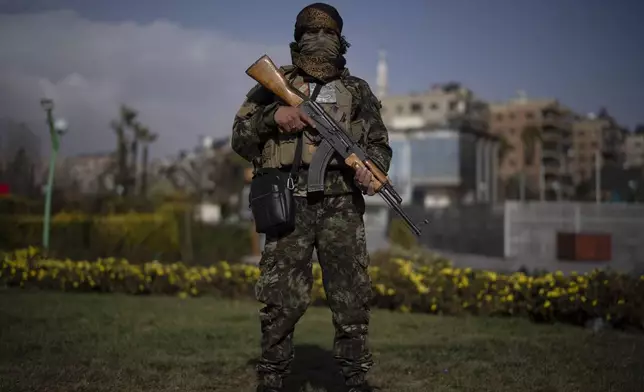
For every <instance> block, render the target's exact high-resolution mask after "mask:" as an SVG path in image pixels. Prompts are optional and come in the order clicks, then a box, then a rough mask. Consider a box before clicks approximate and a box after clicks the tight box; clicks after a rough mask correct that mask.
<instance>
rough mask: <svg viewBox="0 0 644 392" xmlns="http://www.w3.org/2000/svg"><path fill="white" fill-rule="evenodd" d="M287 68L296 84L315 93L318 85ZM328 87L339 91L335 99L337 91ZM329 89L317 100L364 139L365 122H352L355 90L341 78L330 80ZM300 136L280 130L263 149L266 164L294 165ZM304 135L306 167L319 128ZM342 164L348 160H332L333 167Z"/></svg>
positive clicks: (356, 137) (350, 131)
mask: <svg viewBox="0 0 644 392" xmlns="http://www.w3.org/2000/svg"><path fill="white" fill-rule="evenodd" d="M283 70H284V71H286V72H285V76H286V78H287V79H288V80H290V82H291V84H292V85H293V87H295V88H296V89H298V90H300V91H301V92H302V93H304V94H306V95H308V96H311V94H312V93H313V91H312V89H313V88H314V85H309V84H308V83H305V82H304V80H303V78H302V77H301V76H300V75H297V76H296V77H295V78H292V76H291V72H289V71H292V69H291V68H290V67H289V68H283ZM326 88H332V91H333V92H334V93H335V99H333V95H334V94H333V93H324V90H325V89H326ZM325 89H323V90H322V91H320V94H319V95H318V98H317V100H316V101H317V102H318V103H319V104H320V106H322V108H323V109H324V110H325V111H326V112H327V113H328V114H329V115H330V116H331V117H333V118H334V119H335V120H336V121H337V122H338V124H340V126H342V128H343V129H344V130H345V131H346V132H347V134H348V135H349V137H351V139H352V140H353V141H358V140H360V138H361V137H362V135H363V133H364V127H363V124H362V121H356V122H354V123H351V105H352V101H353V99H354V97H353V96H352V95H351V92H349V90H347V88H346V87H345V86H344V84H343V83H342V81H341V80H340V79H336V80H334V81H333V82H330V83H328V84H327V85H326V86H325ZM334 107H337V111H335V110H334ZM297 137H298V135H297V134H289V133H282V132H279V133H278V134H277V135H276V136H274V137H273V138H271V139H269V140H268V141H267V142H266V143H265V144H264V148H263V150H262V167H273V168H280V167H285V166H290V165H291V164H292V163H293V160H294V158H295V147H296V143H297ZM302 137H303V140H302V141H303V143H304V145H303V147H304V148H303V149H302V164H303V165H304V166H305V167H306V166H308V165H309V164H310V163H311V161H312V159H313V154H314V153H315V151H316V149H317V146H318V145H319V143H320V139H319V136H318V135H317V134H316V132H315V130H313V131H311V129H310V127H307V128H305V129H304V131H303V134H302ZM339 165H344V162H338V161H337V159H335V158H333V159H331V162H329V167H334V166H335V167H337V166H339Z"/></svg>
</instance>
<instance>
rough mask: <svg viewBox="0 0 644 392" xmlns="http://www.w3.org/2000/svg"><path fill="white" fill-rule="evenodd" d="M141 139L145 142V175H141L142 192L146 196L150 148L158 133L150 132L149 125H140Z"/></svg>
mask: <svg viewBox="0 0 644 392" xmlns="http://www.w3.org/2000/svg"><path fill="white" fill-rule="evenodd" d="M139 131H140V135H139V136H140V140H141V143H142V144H143V175H142V176H141V194H142V195H143V196H144V197H145V196H146V195H147V192H148V149H149V147H150V144H152V143H154V142H155V141H156V140H157V138H158V135H157V134H156V133H152V132H150V130H149V129H148V128H147V127H140V128H139Z"/></svg>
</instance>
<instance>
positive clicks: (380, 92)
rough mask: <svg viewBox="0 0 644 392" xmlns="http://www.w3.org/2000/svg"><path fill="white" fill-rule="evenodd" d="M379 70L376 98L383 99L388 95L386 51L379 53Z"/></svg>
mask: <svg viewBox="0 0 644 392" xmlns="http://www.w3.org/2000/svg"><path fill="white" fill-rule="evenodd" d="M378 55H379V58H378V68H377V75H376V87H377V88H376V96H377V97H378V99H382V98H383V97H384V96H385V95H387V58H386V56H387V53H386V52H385V51H384V50H381V51H379V52H378Z"/></svg>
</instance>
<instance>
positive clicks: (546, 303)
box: [543, 300, 551, 309]
mask: <svg viewBox="0 0 644 392" xmlns="http://www.w3.org/2000/svg"><path fill="white" fill-rule="evenodd" d="M550 305H551V303H550V301H548V300H546V302H544V304H543V307H544V308H546V309H547V308H549V307H550Z"/></svg>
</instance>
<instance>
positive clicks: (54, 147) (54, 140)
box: [40, 98, 67, 252]
mask: <svg viewBox="0 0 644 392" xmlns="http://www.w3.org/2000/svg"><path fill="white" fill-rule="evenodd" d="M40 105H41V106H42V108H43V109H44V110H45V112H46V113H47V125H48V126H49V135H50V137H51V154H50V158H49V176H48V178H47V189H46V192H45V212H44V217H43V230H42V246H43V248H44V250H45V252H47V251H49V230H50V227H51V195H52V191H53V187H54V171H55V167H56V157H57V156H58V149H59V148H60V138H59V137H60V136H62V135H63V134H64V133H65V132H66V131H67V123H66V122H65V120H63V119H60V120H57V121H56V122H54V116H53V114H52V112H53V110H54V101H53V100H51V99H48V98H43V99H41V100H40Z"/></svg>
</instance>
